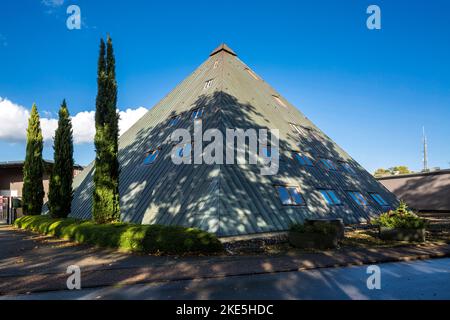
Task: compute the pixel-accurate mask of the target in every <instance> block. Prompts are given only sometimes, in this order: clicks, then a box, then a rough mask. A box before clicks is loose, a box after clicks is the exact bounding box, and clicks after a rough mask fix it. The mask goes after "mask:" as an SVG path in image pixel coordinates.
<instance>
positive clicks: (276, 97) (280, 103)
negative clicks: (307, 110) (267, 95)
mask: <svg viewBox="0 0 450 320" xmlns="http://www.w3.org/2000/svg"><path fill="white" fill-rule="evenodd" d="M272 97H273V98H274V99H275V101H276V102H277V103H278V104H279V105H280V106H282V107H285V108H287V106H286V104H285V103H284V102H283V100H281V99H280V97H279V96H276V95H272Z"/></svg>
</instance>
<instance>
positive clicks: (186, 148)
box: [176, 143, 192, 158]
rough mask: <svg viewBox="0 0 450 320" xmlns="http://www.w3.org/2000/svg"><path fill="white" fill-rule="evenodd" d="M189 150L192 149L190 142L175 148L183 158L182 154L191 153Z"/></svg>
mask: <svg viewBox="0 0 450 320" xmlns="http://www.w3.org/2000/svg"><path fill="white" fill-rule="evenodd" d="M191 150H192V145H191V144H190V143H187V144H185V145H184V146H182V147H178V148H177V150H176V152H177V155H178V156H179V157H180V158H183V157H184V155H189V154H191Z"/></svg>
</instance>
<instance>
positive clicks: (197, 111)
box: [192, 108, 203, 120]
mask: <svg viewBox="0 0 450 320" xmlns="http://www.w3.org/2000/svg"><path fill="white" fill-rule="evenodd" d="M202 115H203V108H199V109H195V110H194V111H192V119H194V120H196V119H201V118H202Z"/></svg>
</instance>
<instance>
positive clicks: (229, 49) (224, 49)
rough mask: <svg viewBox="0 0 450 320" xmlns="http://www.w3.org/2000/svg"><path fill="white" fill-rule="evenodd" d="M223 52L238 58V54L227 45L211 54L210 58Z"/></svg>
mask: <svg viewBox="0 0 450 320" xmlns="http://www.w3.org/2000/svg"><path fill="white" fill-rule="evenodd" d="M221 51H225V52H228V53H229V54H231V55H233V56H237V54H236V53H235V52H234V51H233V50H232V49H231V48H230V47H229V46H227V44H225V43H222V44H221V45H219V46H218V47H217V48H216V49H214V50H213V52H211V54H210V55H209V56H210V57H211V56H213V55H215V54H217V53H219V52H221Z"/></svg>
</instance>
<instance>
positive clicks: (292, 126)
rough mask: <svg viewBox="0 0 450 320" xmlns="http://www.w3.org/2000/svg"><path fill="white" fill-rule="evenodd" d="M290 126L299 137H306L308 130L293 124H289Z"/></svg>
mask: <svg viewBox="0 0 450 320" xmlns="http://www.w3.org/2000/svg"><path fill="white" fill-rule="evenodd" d="M290 126H291V128H292V129H294V130H295V131H296V132H297V133H298V134H300V135H301V136H303V137H308V133H307V131H308V129H306V128H304V127H302V126H299V125H296V124H293V123H290Z"/></svg>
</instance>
